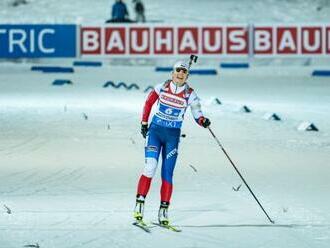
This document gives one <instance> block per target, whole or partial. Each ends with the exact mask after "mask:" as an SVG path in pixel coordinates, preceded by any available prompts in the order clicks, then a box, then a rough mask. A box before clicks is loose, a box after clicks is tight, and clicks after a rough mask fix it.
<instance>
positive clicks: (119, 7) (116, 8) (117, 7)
mask: <svg viewBox="0 0 330 248" xmlns="http://www.w3.org/2000/svg"><path fill="white" fill-rule="evenodd" d="M106 22H107V23H109V22H132V20H130V19H129V14H128V11H127V7H126V4H125V3H124V2H123V1H122V0H116V2H115V3H114V4H113V5H112V11H111V19H110V20H107V21H106Z"/></svg>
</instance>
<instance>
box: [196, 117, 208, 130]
mask: <svg viewBox="0 0 330 248" xmlns="http://www.w3.org/2000/svg"><path fill="white" fill-rule="evenodd" d="M199 124H200V125H201V126H202V127H204V128H207V127H208V126H210V125H211V121H210V120H209V119H208V118H205V117H201V118H200V120H199Z"/></svg>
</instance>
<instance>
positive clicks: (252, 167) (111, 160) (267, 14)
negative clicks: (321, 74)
mask: <svg viewBox="0 0 330 248" xmlns="http://www.w3.org/2000/svg"><path fill="white" fill-rule="evenodd" d="M28 2H29V4H28V5H22V6H19V7H17V8H12V7H10V6H9V5H8V3H9V1H1V2H0V23H40V22H48V23H65V22H75V23H76V22H77V23H87V24H97V25H99V24H101V23H103V20H104V19H106V18H107V13H108V12H107V11H108V10H107V6H109V5H110V2H109V1H103V0H99V1H94V2H93V8H90V6H91V1H87V0H81V1H63V0H57V1H53V0H48V1H41V0H38V1H37V0H34V1H32V0H30V1H28ZM127 2H128V1H127ZM144 2H145V4H146V6H147V10H148V13H149V14H147V16H149V17H150V19H159V18H160V16H163V17H166V20H167V21H168V22H171V23H177V22H178V21H180V20H181V19H182V21H183V22H193V23H198V22H204V23H207V22H210V23H211V22H236V21H237V22H291V21H293V22H324V21H328V16H329V6H328V2H326V1H323V5H324V6H325V7H324V8H323V9H322V10H321V11H318V12H315V14H311V13H314V12H313V11H314V10H315V9H316V7H317V6H318V5H319V4H321V1H273V0H267V1H253V3H254V4H253V5H251V2H250V1H249V2H248V1H239V4H236V2H237V1H235V4H233V1H215V0H214V1H211V0H209V1H186V0H182V1H179V2H177V1H172V0H169V1H147V0H146V1H144ZM275 2H276V3H275ZM128 3H129V4H131V3H130V2H128ZM270 5H271V6H273V8H272V10H271V11H268V10H269V8H268V6H270ZM45 6H47V8H46V7H45ZM82 6H87V7H82ZM165 6H166V8H167V10H168V11H167V13H164V11H163V9H164V8H165ZM187 6H189V8H188V7H187ZM192 6H193V7H192ZM247 6H249V8H250V11H240V10H241V9H244V10H246V8H247ZM178 8H180V13H181V15H180V16H181V17H178V13H177V9H178ZM205 9H207V12H208V13H209V14H208V15H207V16H206V15H197V14H198V13H204V12H206V11H205ZM260 9H261V10H264V11H258V15H256V11H257V10H260ZM27 10H29V11H30V12H29V13H30V14H27ZM49 10H51V11H49ZM266 10H267V11H266ZM284 10H285V11H284ZM96 12H97V13H99V14H98V15H96V14H95V13H96ZM131 13H132V12H131ZM55 14H56V15H55ZM163 14H164V15H163ZM37 62H38V63H48V64H57V65H58V64H60V65H70V64H71V63H72V61H70V60H52V61H43V60H42V61H25V62H24V63H11V62H3V63H1V64H0V137H1V142H0V248H14V247H15V248H16V247H24V246H25V247H27V246H29V245H30V247H32V246H35V247H37V246H39V247H41V248H55V247H56V248H57V247H65V248H73V247H79V248H80V247H86V248H87V247H88V248H104V247H134V248H135V247H146V248H148V247H150V248H151V247H179V248H193V247H194V248H205V247H206V248H213V247H225V248H227V247H228V248H238V247H266V248H278V247H286V248H291V247H292V248H297V247H302V248H305V247H306V248H307V247H308V248H311V247H312V248H326V247H328V246H329V242H330V214H329V209H330V200H329V197H328V196H329V192H328V191H329V188H330V180H329V175H330V167H329V166H328V163H329V161H330V155H329V154H330V125H329V124H330V117H329V110H330V98H329V91H330V84H329V79H327V78H326V77H325V78H317V77H311V72H312V71H313V70H314V69H317V68H319V67H314V65H313V64H311V65H310V66H298V65H295V64H292V65H291V66H290V67H287V66H278V65H276V63H272V64H271V65H270V66H262V67H254V66H252V67H251V68H249V69H247V70H238V71H237V70H234V71H232V70H221V69H219V68H218V67H217V68H218V69H219V74H218V75H216V76H197V75H196V76H195V75H193V76H191V77H190V78H189V81H190V83H191V86H192V87H193V88H195V90H196V92H197V93H198V95H199V96H200V97H201V99H202V105H203V110H204V113H205V115H206V116H208V117H209V118H210V119H211V122H212V124H211V128H212V130H213V131H214V133H215V134H216V136H217V137H218V138H219V139H220V142H221V144H222V145H223V147H224V148H225V149H226V151H227V152H228V154H229V156H230V157H231V158H232V160H233V161H234V163H235V164H236V166H237V167H238V169H239V170H240V172H241V173H242V175H243V176H244V178H245V179H246V181H247V182H248V184H249V185H250V187H251V188H252V190H253V191H254V193H255V194H256V196H257V197H258V199H259V200H260V202H261V204H262V205H263V207H264V208H265V210H266V211H267V213H268V214H269V215H270V217H271V218H272V219H274V220H275V224H274V225H273V224H271V223H270V222H269V221H268V220H267V218H266V216H265V215H264V214H263V212H262V211H261V209H260V208H259V206H258V205H257V203H256V202H255V201H254V199H253V197H252V196H251V195H250V193H249V192H248V189H247V188H246V187H245V186H244V185H242V186H241V188H240V189H239V190H238V191H234V190H233V187H234V188H237V187H238V186H239V185H241V184H242V181H241V180H240V178H239V177H238V175H237V174H236V172H235V171H234V169H233V167H232V166H231V165H230V163H229V161H228V160H227V159H226V157H225V155H224V154H223V152H222V151H221V150H220V148H219V147H218V145H217V143H216V142H215V140H214V139H213V138H212V136H211V135H210V133H209V132H208V131H207V130H206V129H203V128H200V127H199V126H197V125H196V123H194V120H193V119H192V116H191V114H190V112H189V110H188V112H187V114H186V117H185V119H186V120H185V123H184V126H183V129H182V133H184V134H186V137H185V138H182V139H181V142H180V147H179V159H178V161H177V166H176V169H175V176H174V194H173V199H172V204H171V206H170V219H171V221H172V223H173V224H175V225H178V226H179V227H180V228H182V230H183V231H182V232H181V233H174V232H170V231H168V230H163V229H160V228H158V227H154V228H152V233H151V234H147V233H144V232H143V231H141V230H139V229H137V228H136V227H134V226H133V225H131V223H132V210H133V208H134V204H135V194H136V184H137V181H138V178H139V176H140V173H141V172H142V169H143V163H144V157H143V155H144V139H143V138H142V136H141V135H140V133H139V131H140V124H139V122H140V115H141V111H142V106H143V103H144V99H145V96H146V94H145V93H143V90H144V89H145V88H147V86H149V85H156V84H157V83H159V82H163V81H165V80H166V79H167V78H168V77H169V76H170V75H169V74H168V73H157V72H155V71H154V67H153V66H152V65H144V66H127V65H126V66H125V65H118V66H115V65H114V63H111V65H110V64H108V63H104V66H103V67H101V68H76V72H75V73H74V74H56V75H52V74H42V73H40V72H32V71H30V67H31V66H32V65H35V63H37ZM168 62H169V61H167V63H168ZM208 63H209V61H206V60H205V59H203V58H201V59H200V60H199V62H198V66H201V67H203V66H205V65H207V64H208ZM213 66H214V65H213ZM325 67H327V66H326V65H325ZM56 78H58V79H69V80H72V82H73V85H64V86H52V85H51V84H52V82H53V80H54V79H56ZM109 80H112V81H113V82H116V83H118V82H120V81H123V82H126V83H137V84H138V85H139V86H140V88H141V89H140V90H132V91H126V90H125V89H118V90H115V89H112V88H103V87H102V86H103V84H104V83H105V82H107V81H109ZM215 98H218V99H219V100H220V101H221V102H222V104H221V105H215V104H214V103H212V100H214V99H215ZM243 105H246V106H248V107H250V108H251V110H252V112H251V113H243V112H241V111H240V108H241V107H242V106H243ZM265 113H276V114H278V115H279V116H280V117H281V118H282V121H277V122H276V121H272V120H265V119H264V118H263V116H264V115H265ZM86 117H87V119H86ZM304 121H308V122H312V123H314V124H315V125H316V126H317V127H318V128H319V130H320V131H319V132H304V131H298V130H297V127H298V125H299V124H300V123H302V122H304ZM194 168H195V170H194ZM159 171H160V170H159V168H158V171H157V175H156V177H155V178H154V180H153V184H152V188H151V192H150V194H149V195H148V198H147V201H146V207H145V208H146V209H145V210H146V212H145V218H146V221H155V220H156V219H157V211H158V207H159V188H160V175H159ZM8 209H10V210H11V214H8V212H7V211H8Z"/></svg>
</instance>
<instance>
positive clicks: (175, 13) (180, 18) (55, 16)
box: [0, 0, 330, 25]
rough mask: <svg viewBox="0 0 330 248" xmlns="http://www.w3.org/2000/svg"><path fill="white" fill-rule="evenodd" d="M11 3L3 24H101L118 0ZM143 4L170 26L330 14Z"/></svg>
mask: <svg viewBox="0 0 330 248" xmlns="http://www.w3.org/2000/svg"><path fill="white" fill-rule="evenodd" d="M11 2H13V1H12V0H2V1H1V2H0V22H1V23H43V22H45V23H68V22H69V23H82V24H89V25H100V24H103V23H104V21H105V20H107V19H109V18H110V13H111V6H112V4H113V3H114V0H97V1H90V0H79V1H68V0H47V1H46V0H28V1H27V2H28V4H27V5H20V6H18V7H11V6H10V3H11ZM125 2H126V4H127V6H128V10H129V13H130V16H131V18H135V15H134V10H133V6H134V5H133V3H132V1H128V0H127V1H125ZM143 3H144V4H145V8H146V18H147V20H151V21H158V20H162V21H164V20H166V22H167V23H178V22H179V23H185V24H187V23H188V24H189V23H200V22H202V23H219V22H220V23H265V22H266V23H273V22H276V23H297V22H302V23H309V22H328V20H329V14H330V5H329V1H327V0H291V1H284V0H282V1H278V0H253V1H251V0H249V1H246V0H239V1H237V0H236V1H235V2H233V1H231V0H221V1H218V0H206V1H199V0H181V1H179V2H178V1H175V0H167V1H159V0H143ZM320 7H321V9H320V10H319V11H318V8H320ZM164 10H166V11H164ZM196 10H198V11H196ZM201 13H208V14H207V15H204V14H201ZM35 17H37V18H35Z"/></svg>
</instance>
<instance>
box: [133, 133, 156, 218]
mask: <svg viewBox="0 0 330 248" xmlns="http://www.w3.org/2000/svg"><path fill="white" fill-rule="evenodd" d="M160 149H161V143H160V140H159V137H158V135H157V132H155V131H154V130H153V128H150V131H149V133H148V135H147V138H146V146H145V166H144V170H143V173H142V175H141V177H140V179H139V182H138V187H137V194H136V205H135V210H134V218H135V219H137V220H142V218H143V211H144V200H145V197H146V196H147V194H148V192H149V189H150V184H151V179H152V177H153V176H154V174H155V172H156V169H157V163H158V158H159V154H160Z"/></svg>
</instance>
